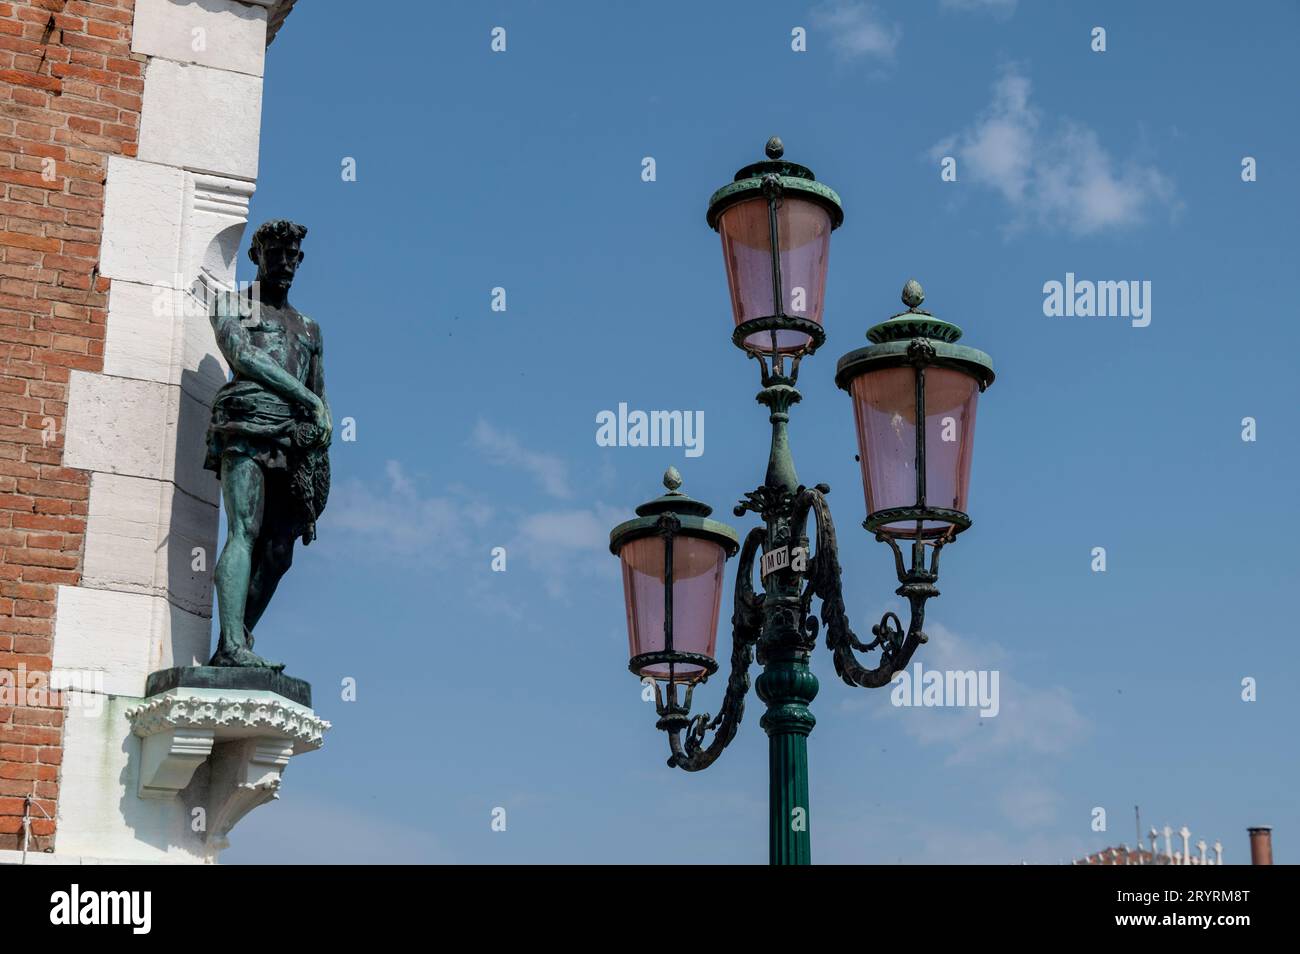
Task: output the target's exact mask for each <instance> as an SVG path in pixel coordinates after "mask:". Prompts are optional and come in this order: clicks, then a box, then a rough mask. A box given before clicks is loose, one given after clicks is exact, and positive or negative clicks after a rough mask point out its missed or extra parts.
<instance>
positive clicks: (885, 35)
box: [812, 0, 903, 60]
mask: <svg viewBox="0 0 1300 954" xmlns="http://www.w3.org/2000/svg"><path fill="white" fill-rule="evenodd" d="M812 22H813V25H814V26H816V27H817V28H818V29H821V30H825V31H827V32H828V33H829V34H830V45H831V49H832V50H834V51H835V53H836V54H837V55H839V56H840V57H842V58H844V59H859V58H874V59H880V60H892V59H893V58H894V51H895V50H896V49H897V48H898V43H899V41H900V40H902V38H903V28H902V27H900V26H899V25H898V24H896V23H891V22H889V21H888V20H886V19H884V17H882V16H881V14H880V13H879V12H878V11H877V10H876V9H875V7H873V6H872V5H871V4H869V3H860V2H853V0H836V2H834V3H826V4H823V5H822V6H820V7H818V8H817V9H815V10H814V11H813V14H812Z"/></svg>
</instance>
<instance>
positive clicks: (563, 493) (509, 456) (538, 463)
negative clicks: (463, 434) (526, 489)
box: [473, 418, 573, 500]
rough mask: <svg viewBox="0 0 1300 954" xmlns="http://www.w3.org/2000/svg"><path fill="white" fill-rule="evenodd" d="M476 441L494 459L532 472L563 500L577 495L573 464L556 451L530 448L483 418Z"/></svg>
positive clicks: (551, 493) (477, 445)
mask: <svg viewBox="0 0 1300 954" xmlns="http://www.w3.org/2000/svg"><path fill="white" fill-rule="evenodd" d="M473 442H474V446H475V447H476V448H477V449H478V450H480V451H482V452H483V456H484V457H486V458H487V459H488V461H490V462H491V463H493V464H497V465H499V466H502V467H516V468H518V469H520V470H523V471H525V472H526V473H528V474H531V475H532V476H533V477H534V478H536V479H537V481H538V482H539V483H540V484H541V485H542V489H543V490H544V491H546V493H547V494H549V495H550V496H552V497H559V498H560V499H562V500H567V499H569V498H570V497H572V496H573V491H572V490H571V489H570V488H569V468H568V466H567V465H566V464H565V463H564V461H563V460H562V459H561V458H559V457H557V456H556V455H554V454H546V453H542V452H541V451H532V450H529V449H528V448H526V447H524V446H523V445H522V444H520V443H519V441H518V439H517V438H515V436H514V435H513V434H507V433H505V432H504V431H498V430H497V429H496V428H494V427H493V426H492V425H491V424H489V423H488V422H487V421H484V420H482V419H481V418H480V419H479V422H478V423H477V424H476V425H475V426H474V436H473Z"/></svg>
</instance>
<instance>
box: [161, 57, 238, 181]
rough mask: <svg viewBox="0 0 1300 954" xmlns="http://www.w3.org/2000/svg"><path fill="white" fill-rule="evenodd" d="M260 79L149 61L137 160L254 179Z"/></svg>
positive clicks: (203, 67)
mask: <svg viewBox="0 0 1300 954" xmlns="http://www.w3.org/2000/svg"><path fill="white" fill-rule="evenodd" d="M261 122H262V80H261V78H260V77H257V76H248V75H247V74H244V73H232V72H230V71H229V70H217V69H212V68H211V67H208V66H193V65H186V64H182V63H174V62H172V61H171V60H163V59H151V60H150V61H149V65H148V66H147V67H146V69H145V77H144V103H143V106H142V107H141V113H140V153H139V155H140V159H141V160H142V161H145V162H157V163H162V164H164V165H168V166H176V167H178V168H184V169H189V170H191V171H195V172H208V173H212V174H214V175H218V176H236V177H238V178H241V179H256V178H257V143H258V137H259V135H260V130H261Z"/></svg>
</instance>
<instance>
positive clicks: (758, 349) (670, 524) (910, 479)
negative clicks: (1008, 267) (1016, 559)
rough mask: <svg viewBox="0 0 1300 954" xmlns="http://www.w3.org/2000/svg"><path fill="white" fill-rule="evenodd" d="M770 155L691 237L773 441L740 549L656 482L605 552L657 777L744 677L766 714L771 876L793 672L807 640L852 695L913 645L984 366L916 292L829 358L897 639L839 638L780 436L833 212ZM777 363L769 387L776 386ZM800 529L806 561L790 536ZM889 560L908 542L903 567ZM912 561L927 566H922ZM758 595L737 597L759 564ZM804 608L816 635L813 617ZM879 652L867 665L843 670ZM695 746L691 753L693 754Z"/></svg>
mask: <svg viewBox="0 0 1300 954" xmlns="http://www.w3.org/2000/svg"><path fill="white" fill-rule="evenodd" d="M783 152H784V147H783V146H782V144H781V140H780V139H778V138H776V137H775V136H774V137H772V139H770V140H769V141H768V143H767V149H766V153H767V157H768V158H767V160H766V161H764V162H757V163H754V164H753V165H749V166H746V167H745V168H743V169H741V170H740V171H739V172H738V173H736V177H735V181H733V182H732V183H730V184H729V185H727V186H724V187H723V188H721V189H719V190H718V191H717V192H715V193H714V194H713V197H712V199H711V200H710V201H709V209H708V216H707V220H708V223H709V225H710V226H711V227H713V228H715V229H717V231H718V232H719V233H720V234H721V236H722V252H723V257H724V260H725V262H726V268H727V283H728V286H729V289H730V292H731V304H732V311H733V313H734V316H735V330H734V332H733V334H732V342H733V343H734V344H735V345H736V346H737V347H739V348H741V349H742V350H743V351H745V352H746V354H748V355H749V357H751V358H753V359H756V360H757V361H758V363H759V367H760V369H761V380H762V390H761V391H759V393H758V396H757V400H758V402H759V403H760V404H763V405H764V406H766V407H767V408H768V411H769V420H770V422H771V424H772V439H771V449H770V453H769V456H768V464H767V476H766V479H765V480H764V482H763V484H762V486H760V487H758V488H757V489H755V490H752V491H749V492H748V493H746V494H745V495H744V498H745V499H744V500H742V501H741V502H740V504H739V505H738V506H737V507H736V508H735V514H736V516H738V517H739V516H743V515H744V513H745V512H746V511H753V512H754V513H756V514H758V515H759V516H760V517H761V518H762V520H763V526H761V527H754V528H753V529H751V530H750V531H749V533H748V534H747V535H746V536H745V539H744V544H743V545H739V543H740V538H739V537H738V536H737V534H736V532H735V531H734V530H732V529H731V528H730V527H728V526H727V525H725V524H723V523H720V522H718V521H716V520H712V519H709V515H710V513H711V512H712V508H711V507H709V506H708V505H707V504H704V503H701V502H700V501H698V500H692V499H691V498H690V497H688V496H686V495H685V494H684V493H682V492H681V490H680V487H681V483H682V481H681V475H680V474H678V473H677V471H676V468H671V467H670V468H669V469H668V472H667V474H666V475H665V477H664V484H665V486H666V487H667V489H668V492H667V493H666V494H664V495H663V496H661V497H658V498H657V499H655V500H652V501H649V502H648V503H645V504H642V505H641V506H640V507H638V508H637V510H636V512H637V517H636V519H634V520H629V521H627V522H626V523H622V524H620V525H619V526H617V527H615V528H614V529H613V530H612V531H611V532H610V551H611V552H612V553H614V554H615V555H616V556H618V557H619V559H620V561H621V563H622V566H623V592H624V599H625V600H626V604H627V622H628V639H629V644H630V647H631V657H632V658H631V661H630V663H629V669H631V671H632V672H633V673H635V674H636V675H637V676H638V677H639V678H641V679H642V680H646V679H649V680H652V681H653V683H654V688H655V706H656V711H657V713H658V716H659V720H658V722H657V723H656V727H657V728H659V729H662V730H664V731H665V732H667V733H668V742H669V748H670V750H671V756H670V758H669V759H668V764H669V766H671V767H676V768H681V769H685V770H686V771H688V772H696V771H700V770H701V769H705V768H707V767H708V766H709V765H711V764H713V762H714V761H715V760H716V759H717V758H718V756H719V755H720V754H721V753H722V750H723V749H724V748H726V747H727V745H728V744H729V743H730V742H731V740H732V739H733V738H734V737H735V735H736V731H737V729H738V728H739V727H740V722H741V719H742V717H743V715H744V708H745V696H746V694H747V693H748V691H749V670H750V666H751V665H752V663H753V661H754V658H755V654H757V659H758V663H759V665H760V666H762V667H763V672H762V673H761V674H760V675H759V676H758V679H757V686H756V688H757V691H758V696H759V698H760V699H761V700H762V701H763V702H764V703H766V705H767V711H766V713H765V714H764V715H763V718H762V719H761V720H760V723H759V724H760V725H761V726H762V727H763V729H764V730H765V731H766V732H767V734H768V738H769V782H770V788H769V795H770V798H769V805H770V822H769V836H770V842H769V843H770V850H769V859H770V861H771V863H773V864H807V863H808V862H809V860H810V857H809V856H810V850H809V844H810V842H809V830H808V829H809V826H808V821H809V819H808V745H807V742H808V734H809V732H811V731H812V728H813V725H814V724H815V720H814V719H813V715H812V713H811V712H810V711H809V708H808V707H809V704H810V703H811V702H812V700H813V698H814V697H815V696H816V695H817V689H818V686H817V678H816V677H815V676H814V675H813V673H812V671H811V670H810V669H809V666H808V660H809V657H810V655H811V653H812V651H813V649H814V648H815V646H816V642H817V635H818V632H819V629H824V630H825V632H826V645H827V647H828V648H829V649H830V651H831V653H832V654H833V658H834V662H835V671H836V672H837V673H838V674H839V676H840V677H841V678H842V679H843V680H844V681H845V682H847V683H848V684H849V685H853V686H864V687H868V688H876V687H880V686H884V685H887V684H888V683H889V681H890V678H891V677H892V676H893V674H894V673H895V672H897V671H899V670H901V669H903V668H904V667H906V666H907V664H908V662H909V660H910V659H911V657H912V654H913V653H914V652H915V651H916V648H917V646H919V645H920V644H921V643H923V642H925V641H926V636H925V633H924V632H923V631H922V625H923V623H924V617H925V603H926V600H928V599H930V598H931V597H933V596H938V595H939V591H938V589H937V588H936V586H935V583H936V581H937V580H938V576H939V551H940V550H941V549H942V548H943V546H944V545H945V544H946V543H949V542H951V541H952V540H953V539H954V538H955V537H956V535H957V534H958V533H960V532H962V531H963V530H965V529H967V528H968V527H970V525H971V521H970V517H968V516H967V515H966V512H965V508H966V501H967V490H968V487H969V484H970V465H971V452H972V449H973V442H974V436H975V405H976V401H977V399H978V396H979V394H980V392H982V391H983V390H984V389H985V388H986V387H988V385H989V384H991V383H992V381H993V367H992V363H991V361H990V359H989V356H988V355H986V354H984V353H983V352H982V351H976V350H975V349H973V348H967V347H964V346H961V345H958V344H956V343H955V342H956V341H957V339H958V338H959V337H960V336H961V330H960V329H959V328H958V327H957V326H956V325H953V324H950V323H948V322H946V321H941V320H939V319H938V318H936V317H934V316H933V315H931V314H930V313H929V312H926V311H922V310H920V305H921V303H922V301H923V300H924V294H923V292H922V290H921V286H920V285H919V284H917V283H916V282H915V281H909V282H908V283H907V285H906V287H905V288H904V289H903V303H904V305H906V306H907V311H905V312H902V313H900V314H897V315H894V316H893V317H892V318H890V319H889V320H887V321H885V322H882V323H881V324H878V325H876V326H875V327H873V328H871V329H870V330H869V331H868V332H867V337H868V339H869V340H870V341H871V342H872V343H871V344H870V345H869V346H868V347H865V348H861V349H859V350H857V351H853V352H851V353H849V354H846V355H845V356H844V357H843V358H841V359H840V361H839V365H838V367H837V369H836V373H835V382H836V384H837V385H838V386H839V387H840V388H842V389H843V390H845V391H847V392H848V393H849V395H850V396H851V398H852V400H853V410H854V417H855V420H856V423H857V439H858V457H859V459H860V461H861V464H862V484H863V491H864V493H865V495H866V503H867V519H866V521H865V522H864V524H863V526H864V527H865V528H866V529H867V530H868V531H869V532H871V533H872V534H874V535H875V538H876V539H877V540H878V541H881V542H883V543H887V544H888V545H889V546H890V549H891V550H892V551H893V556H894V564H895V570H896V572H897V575H898V581H899V584H900V585H899V587H898V589H897V590H896V592H897V594H898V595H899V596H901V597H903V598H905V599H906V600H907V601H908V604H909V606H910V615H911V618H910V621H909V624H908V627H907V629H906V630H904V629H903V627H902V623H901V622H900V621H899V618H898V617H897V616H896V615H895V614H894V613H885V615H884V616H883V617H882V618H881V620H880V623H879V624H878V625H876V626H873V627H872V629H871V632H872V635H873V636H874V637H875V638H874V639H873V640H872V641H870V642H865V643H864V642H863V641H861V640H860V639H859V638H858V637H857V636H856V635H854V633H853V630H852V629H851V628H850V627H849V623H848V618H847V616H846V614H845V609H844V597H843V593H842V590H841V585H840V565H839V558H838V555H837V552H836V540H835V527H834V524H833V523H832V522H831V516H830V510H829V508H828V506H827V503H826V495H827V494H828V493H830V487H828V486H827V485H825V484H817V485H816V486H815V487H806V486H804V485H803V484H801V483H800V482H799V479H798V477H797V476H796V474H795V468H794V460H793V458H792V457H791V454H790V444H789V439H788V435H787V425H788V423H789V419H790V413H789V412H790V408H791V406H792V405H794V404H796V403H797V402H798V401H799V400H800V394H799V391H798V390H796V388H795V384H796V382H797V380H798V375H799V363H800V361H801V360H802V359H803V358H804V357H806V356H808V355H811V354H812V353H813V352H815V351H816V350H817V349H818V348H819V347H821V345H822V344H823V343H824V342H825V340H826V333H825V331H824V330H823V328H822V318H823V307H822V306H823V301H824V291H825V286H826V265H827V259H828V255H829V251H830V234H831V232H832V231H833V230H834V229H836V228H838V227H839V225H840V224H841V223H842V222H843V221H844V212H843V209H842V207H841V205H840V199H839V196H838V195H836V194H835V192H834V191H833V190H832V189H830V188H828V187H827V186H825V185H823V184H822V183H820V182H818V181H817V180H816V179H815V178H814V176H813V173H812V170H810V169H808V168H807V167H805V166H801V165H798V164H796V163H793V162H789V161H786V160H784V159H783V158H782V155H783ZM787 362H789V364H788V368H787ZM810 515H812V516H813V517H814V518H815V519H814V525H813V533H814V534H815V544H816V546H815V550H812V549H810V547H809V544H810V542H813V541H810V539H809V535H808V534H809V529H808V518H809V516H810ZM900 542H904V543H910V551H911V552H910V560H909V561H908V562H907V563H906V565H905V562H904V559H903V552H902V549H900V545H899V544H900ZM927 547H928V548H929V549H930V551H931V552H930V554H929V561H928V564H927V560H926V548H927ZM737 549H739V552H740V563H739V566H738V568H737V574H736V587H735V599H734V608H733V611H732V619H731V623H732V647H731V670H730V674H729V676H728V679H727V689H726V694H725V696H724V698H723V702H722V708H721V709H720V710H719V712H718V715H717V716H716V717H710V716H709V715H708V714H702V715H695V716H692V715H691V714H690V712H691V695H692V693H693V692H694V689H695V687H696V686H698V685H699V684H701V683H703V682H704V681H705V680H707V679H708V677H709V676H711V675H712V674H713V673H715V672H716V671H717V669H718V663H717V661H716V659H715V657H714V652H715V643H716V638H717V619H718V608H719V605H720V603H721V598H722V570H723V565H724V562H725V560H726V558H727V557H729V556H732V555H734V554H735V553H736V552H737ZM760 550H761V560H760V567H759V568H760V577H761V580H762V586H763V591H762V592H761V593H760V592H756V591H755V589H754V579H753V577H754V560H755V557H757V556H759V552H760ZM814 596H815V597H817V599H818V600H820V602H821V623H820V626H819V624H818V621H817V618H816V617H815V616H813V615H812V599H813V597H814ZM875 651H878V652H879V654H880V655H879V657H878V659H877V660H876V665H875V666H868V665H864V664H863V662H861V661H860V660H859V659H858V657H857V655H856V653H858V652H862V653H870V652H875ZM710 732H712V733H713V736H712V738H711V739H710V740H709V741H708V742H707V744H706V741H705V740H706V737H707V736H708V735H709V733H710Z"/></svg>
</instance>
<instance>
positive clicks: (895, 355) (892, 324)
mask: <svg viewBox="0 0 1300 954" xmlns="http://www.w3.org/2000/svg"><path fill="white" fill-rule="evenodd" d="M902 299H903V304H904V305H906V306H907V311H903V312H899V313H898V314H896V315H894V316H892V317H891V318H889V319H888V320H887V321H882V322H881V323H880V324H878V325H873V326H872V327H871V328H869V329H867V338H868V339H869V340H870V341H871V342H872V344H870V345H869V346H867V347H865V348H859V349H857V350H856V351H850V352H849V353H848V354H846V355H844V357H842V358H840V360H839V363H838V364H837V365H836V366H835V383H836V385H838V386H839V387H840V388H842V389H843V390H845V391H847V390H848V389H849V387H850V385H851V382H852V381H853V379H854V378H856V377H857V376H858V375H860V374H863V373H865V372H867V371H873V370H876V369H877V368H884V367H896V366H898V365H906V364H916V363H917V362H918V360H919V361H920V362H921V363H924V364H931V365H937V366H939V367H950V368H956V369H958V370H960V371H964V372H965V373H966V374H969V375H970V376H971V377H973V378H975V379H976V380H977V381H978V382H979V386H980V390H981V391H983V390H984V389H985V388H987V387H988V386H989V385H990V384H992V383H993V378H994V374H993V359H992V358H990V357H989V356H988V355H987V354H985V353H984V352H983V351H980V350H978V349H977V348H968V347H966V346H965V345H959V344H957V343H956V342H957V339H959V338H960V337H961V333H962V332H961V329H960V328H959V327H957V326H956V325H954V324H953V323H952V322H950V321H944V320H943V319H941V318H936V317H935V316H934V315H932V314H930V312H928V311H924V310H922V308H921V303H922V302H924V301H925V289H924V288H922V287H921V283H920V282H918V281H917V280H916V279H915V278H910V279H908V281H907V284H906V285H904V286H903V294H902Z"/></svg>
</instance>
